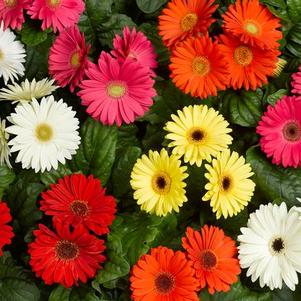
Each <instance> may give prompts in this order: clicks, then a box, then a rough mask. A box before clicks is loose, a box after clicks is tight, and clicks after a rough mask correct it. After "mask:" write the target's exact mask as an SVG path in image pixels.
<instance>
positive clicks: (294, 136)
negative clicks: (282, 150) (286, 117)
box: [282, 121, 301, 142]
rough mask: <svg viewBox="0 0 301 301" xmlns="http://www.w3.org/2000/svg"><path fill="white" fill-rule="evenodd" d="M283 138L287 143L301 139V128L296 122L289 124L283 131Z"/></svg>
mask: <svg viewBox="0 0 301 301" xmlns="http://www.w3.org/2000/svg"><path fill="white" fill-rule="evenodd" d="M282 133H283V137H284V139H286V140H287V141H290V142H295V141H299V140H300V139H301V127H300V125H299V124H298V123H297V122H295V121H292V122H289V123H287V124H286V125H285V126H284V127H283V129H282Z"/></svg>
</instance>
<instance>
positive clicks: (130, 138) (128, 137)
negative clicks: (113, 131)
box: [117, 124, 140, 152]
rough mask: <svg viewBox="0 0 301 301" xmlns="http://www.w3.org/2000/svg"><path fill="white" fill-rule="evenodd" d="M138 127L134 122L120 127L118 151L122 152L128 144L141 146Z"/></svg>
mask: <svg viewBox="0 0 301 301" xmlns="http://www.w3.org/2000/svg"><path fill="white" fill-rule="evenodd" d="M137 134H138V127H137V126H136V125H134V124H124V125H122V126H121V127H120V128H118V143H117V152H122V151H123V149H124V148H126V147H128V146H137V147H139V146H140V141H139V140H138V138H137Z"/></svg>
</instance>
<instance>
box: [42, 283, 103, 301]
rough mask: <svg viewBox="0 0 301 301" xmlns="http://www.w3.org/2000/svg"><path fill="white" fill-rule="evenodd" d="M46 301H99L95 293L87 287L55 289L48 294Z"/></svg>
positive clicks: (61, 287) (59, 287) (60, 287)
mask: <svg viewBox="0 0 301 301" xmlns="http://www.w3.org/2000/svg"><path fill="white" fill-rule="evenodd" d="M48 301H99V298H98V297H97V296H96V294H95V291H94V290H93V289H92V288H88V287H73V288H68V289H67V288H64V287H63V286H58V287H56V288H55V289H54V290H53V291H52V292H51V294H50V296H49V299H48Z"/></svg>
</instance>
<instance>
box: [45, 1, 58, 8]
mask: <svg viewBox="0 0 301 301" xmlns="http://www.w3.org/2000/svg"><path fill="white" fill-rule="evenodd" d="M47 2H48V5H49V6H50V7H53V8H55V7H58V6H59V5H60V3H61V0H47Z"/></svg>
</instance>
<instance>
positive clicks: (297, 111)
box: [256, 96, 301, 167]
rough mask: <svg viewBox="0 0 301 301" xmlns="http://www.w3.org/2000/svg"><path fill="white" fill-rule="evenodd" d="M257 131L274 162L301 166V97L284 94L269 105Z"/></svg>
mask: <svg viewBox="0 0 301 301" xmlns="http://www.w3.org/2000/svg"><path fill="white" fill-rule="evenodd" d="M256 131H257V133H258V134H260V135H261V136H262V137H261V139H260V144H261V148H262V150H263V151H264V152H265V153H266V155H267V156H268V157H272V161H273V163H274V164H277V165H279V164H282V165H283V166H284V167H288V166H290V167H300V166H301V97H296V96H284V97H283V98H282V99H281V100H278V102H277V103H276V104H275V106H272V105H269V106H268V109H267V112H265V113H264V116H263V117H262V119H261V121H260V122H259V125H258V126H257V129H256Z"/></svg>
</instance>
